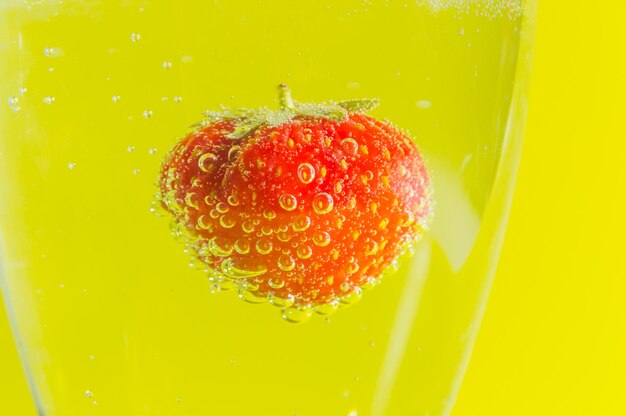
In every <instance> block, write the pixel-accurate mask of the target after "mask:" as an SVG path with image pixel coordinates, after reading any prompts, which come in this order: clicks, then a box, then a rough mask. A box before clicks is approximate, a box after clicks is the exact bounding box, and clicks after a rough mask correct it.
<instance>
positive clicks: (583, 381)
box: [0, 0, 626, 416]
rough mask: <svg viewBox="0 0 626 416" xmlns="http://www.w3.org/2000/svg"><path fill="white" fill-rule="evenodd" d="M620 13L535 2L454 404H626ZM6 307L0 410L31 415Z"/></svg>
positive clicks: (613, 5) (625, 122)
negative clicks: (520, 120) (522, 87)
mask: <svg viewBox="0 0 626 416" xmlns="http://www.w3.org/2000/svg"><path fill="white" fill-rule="evenodd" d="M540 2H541V0H540ZM624 21H626V4H624V3H623V2H622V1H617V0H613V1H609V2H602V3H601V2H589V1H582V0H572V1H568V2H562V1H552V0H543V2H542V3H541V4H540V7H539V24H538V32H537V43H536V54H535V65H534V70H535V72H534V75H533V82H532V89H531V96H530V104H531V107H530V113H529V121H528V128H527V135H526V142H525V145H524V151H523V156H522V164H521V167H520V174H519V180H518V186H517V190H516V194H515V199H514V204H513V209H512V212H511V219H510V223H509V228H508V232H507V237H506V241H505V244H504V248H503V252H502V258H501V262H500V266H499V269H498V274H497V277H496V281H495V285H494V288H493V292H492V296H491V298H490V301H489V306H488V309H487V313H486V316H485V319H484V322H483V325H482V328H481V331H480V335H479V338H478V341H477V345H476V350H475V353H474V356H473V358H472V362H471V364H470V368H469V371H468V374H467V376H466V380H465V382H464V385H463V388H462V390H461V393H460V396H459V400H458V404H457V407H456V410H455V412H454V415H455V416H473V415H477V416H489V415H503V416H508V415H608V416H612V415H626V266H625V265H624V260H625V257H626V219H624V216H625V215H626V214H625V213H626V197H625V196H624V193H625V192H626V161H625V160H624V159H626V26H625V25H624V24H623V22H624ZM0 318H2V320H1V321H0V414H3V415H5V414H6V415H17V416H31V415H34V414H35V413H34V410H33V407H32V404H31V403H30V398H29V394H28V392H27V390H26V383H25V381H24V377H23V375H22V374H21V370H20V368H19V364H18V361H17V354H16V353H15V350H14V347H13V345H12V344H11V336H10V333H9V330H8V325H7V323H6V320H5V319H4V317H3V316H1V315H0ZM398 416H403V415H398Z"/></svg>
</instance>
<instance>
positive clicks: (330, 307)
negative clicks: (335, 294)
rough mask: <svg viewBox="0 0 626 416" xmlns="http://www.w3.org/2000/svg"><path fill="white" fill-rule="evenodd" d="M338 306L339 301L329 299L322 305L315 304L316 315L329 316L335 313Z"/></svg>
mask: <svg viewBox="0 0 626 416" xmlns="http://www.w3.org/2000/svg"><path fill="white" fill-rule="evenodd" d="M338 307H339V301H337V300H331V301H329V302H327V303H325V304H323V305H318V306H316V307H315V313H317V314H318V315H322V316H329V315H332V314H333V313H335V312H336V311H337V308H338Z"/></svg>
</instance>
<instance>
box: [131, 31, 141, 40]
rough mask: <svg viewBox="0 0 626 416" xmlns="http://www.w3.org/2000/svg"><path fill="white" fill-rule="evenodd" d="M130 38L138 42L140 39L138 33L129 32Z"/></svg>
mask: <svg viewBox="0 0 626 416" xmlns="http://www.w3.org/2000/svg"><path fill="white" fill-rule="evenodd" d="M130 40H131V41H132V42H139V41H140V40H141V35H140V34H139V33H131V34H130Z"/></svg>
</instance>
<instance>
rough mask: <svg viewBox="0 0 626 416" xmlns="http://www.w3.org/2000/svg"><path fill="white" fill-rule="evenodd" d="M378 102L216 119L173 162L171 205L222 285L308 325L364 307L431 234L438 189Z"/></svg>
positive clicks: (167, 191) (284, 99)
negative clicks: (376, 110) (404, 256)
mask: <svg viewBox="0 0 626 416" xmlns="http://www.w3.org/2000/svg"><path fill="white" fill-rule="evenodd" d="M376 104H377V102H376V100H353V101H344V102H330V103H326V104H321V105H312V104H294V103H293V101H292V100H291V97H290V94H289V91H288V90H287V88H286V87H285V86H281V109H280V110H276V111H272V110H268V109H266V108H261V109H257V110H233V111H231V110H225V111H222V112H219V113H207V114H206V117H207V118H206V120H205V121H203V122H202V123H200V124H199V125H198V126H197V128H196V130H195V131H193V132H192V133H190V134H189V135H188V136H187V137H185V138H184V139H182V140H181V141H180V142H178V143H177V144H176V145H175V146H174V148H173V149H172V150H171V151H170V152H169V154H168V155H167V156H166V158H165V161H164V163H163V167H162V172H161V177H160V197H159V199H160V201H161V203H162V205H163V206H164V208H165V209H166V210H167V211H169V212H170V213H171V214H172V215H173V216H174V219H175V223H176V224H177V227H176V228H175V233H176V234H178V235H180V236H182V237H183V238H184V240H185V242H186V244H187V245H188V247H189V248H190V249H191V250H192V251H193V253H195V256H197V258H198V259H199V260H201V261H202V262H203V263H206V264H207V265H208V266H209V267H210V268H211V269H212V270H213V271H214V274H213V277H212V279H214V280H216V281H217V282H218V283H221V284H229V283H231V284H232V283H234V284H235V285H237V286H238V287H239V293H240V297H242V298H244V299H245V300H248V301H251V302H262V301H266V300H269V302H270V303H272V304H274V305H277V306H279V307H281V308H283V316H284V317H285V318H286V319H288V320H291V321H300V320H302V319H303V318H306V317H308V316H310V314H311V311H312V310H315V311H316V312H318V313H321V314H325V313H329V312H332V311H334V310H335V309H336V308H337V306H338V305H340V304H344V303H345V304H349V303H351V302H353V301H354V300H356V299H358V298H359V297H360V295H361V290H362V288H367V287H370V286H373V285H375V284H376V283H377V282H378V281H379V279H380V277H381V274H382V272H383V271H384V270H385V269H386V268H388V267H389V266H390V265H392V264H393V263H394V261H395V260H396V258H397V257H398V256H399V255H400V254H401V253H402V252H403V251H404V250H405V249H406V248H407V247H408V246H409V245H411V244H412V243H413V242H414V241H415V240H417V239H418V238H419V237H420V236H421V234H422V233H423V232H424V230H425V228H426V226H427V223H428V219H429V217H430V215H431V199H430V180H429V176H428V173H427V171H426V168H425V167H424V163H423V161H422V157H421V155H420V153H419V151H418V149H417V147H416V145H415V144H414V143H413V141H412V140H411V139H410V138H409V137H408V136H407V135H406V134H405V133H403V132H401V131H400V130H398V129H397V128H396V127H394V126H393V125H392V124H390V123H389V122H386V121H379V120H376V119H374V118H372V117H370V116H368V115H365V114H363V112H364V111H366V110H369V109H370V108H372V107H374V106H375V105H376Z"/></svg>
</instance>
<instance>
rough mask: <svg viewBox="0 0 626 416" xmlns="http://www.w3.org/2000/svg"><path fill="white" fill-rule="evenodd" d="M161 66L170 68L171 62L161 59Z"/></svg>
mask: <svg viewBox="0 0 626 416" xmlns="http://www.w3.org/2000/svg"><path fill="white" fill-rule="evenodd" d="M161 66H162V67H163V69H172V63H171V62H170V61H163V63H162V64H161Z"/></svg>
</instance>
